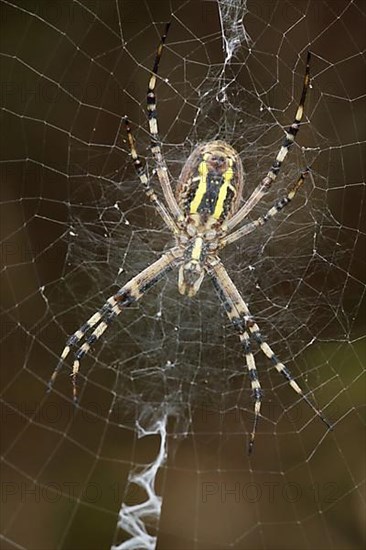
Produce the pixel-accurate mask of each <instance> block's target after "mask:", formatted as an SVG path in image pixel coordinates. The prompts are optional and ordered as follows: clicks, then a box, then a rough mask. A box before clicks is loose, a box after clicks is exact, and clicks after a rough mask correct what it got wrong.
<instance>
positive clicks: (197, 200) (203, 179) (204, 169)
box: [190, 154, 208, 214]
mask: <svg viewBox="0 0 366 550" xmlns="http://www.w3.org/2000/svg"><path fill="white" fill-rule="evenodd" d="M206 158H207V154H206V155H205V156H204V157H203V161H202V162H200V164H199V166H198V174H199V177H200V182H199V184H198V187H197V191H196V193H195V195H194V197H193V199H192V202H191V207H190V213H191V214H196V213H197V210H198V207H199V205H200V204H201V201H202V199H203V196H204V194H205V193H206V190H207V174H208V166H207V162H206Z"/></svg>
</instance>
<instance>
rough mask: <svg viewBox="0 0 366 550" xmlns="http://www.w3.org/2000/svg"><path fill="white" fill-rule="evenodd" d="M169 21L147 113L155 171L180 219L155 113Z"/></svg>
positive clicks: (151, 79)
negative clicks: (158, 81) (161, 60)
mask: <svg viewBox="0 0 366 550" xmlns="http://www.w3.org/2000/svg"><path fill="white" fill-rule="evenodd" d="M169 27H170V23H167V25H166V27H165V31H164V34H163V35H162V37H161V40H160V44H159V46H158V49H157V52H156V56H155V61H154V66H153V70H152V74H151V77H150V80H149V85H148V89H147V114H148V119H149V130H150V136H151V152H152V154H153V157H154V160H155V162H156V173H157V175H158V178H159V181H160V185H161V188H162V190H163V194H164V197H165V200H166V203H167V205H168V208H169V210H170V212H171V214H172V215H173V217H174V219H175V220H180V219H182V212H181V210H180V208H179V206H178V203H177V200H176V198H175V196H174V193H173V190H172V186H171V184H170V180H169V176H168V167H167V165H166V162H165V159H164V157H163V154H162V151H161V143H160V139H159V128H158V114H157V107H156V104H157V101H156V95H155V87H156V81H157V75H158V69H159V63H160V58H161V55H162V53H163V49H164V44H165V40H166V37H167V34H168V31H169Z"/></svg>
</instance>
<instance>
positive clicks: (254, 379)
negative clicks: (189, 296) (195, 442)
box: [211, 273, 262, 454]
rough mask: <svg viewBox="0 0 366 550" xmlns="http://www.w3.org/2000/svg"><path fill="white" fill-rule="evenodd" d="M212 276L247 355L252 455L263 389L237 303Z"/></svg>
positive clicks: (250, 446)
mask: <svg viewBox="0 0 366 550" xmlns="http://www.w3.org/2000/svg"><path fill="white" fill-rule="evenodd" d="M211 275H212V282H213V285H214V287H215V289H216V291H217V293H218V295H219V296H220V299H221V302H222V304H223V307H224V309H225V311H226V313H227V315H228V317H229V319H230V321H231V322H232V323H233V325H234V327H235V328H236V329H237V330H238V332H239V338H240V342H241V345H242V347H243V350H244V354H245V361H246V366H247V369H248V375H249V379H250V384H251V388H252V396H253V397H254V420H253V427H252V431H251V433H250V439H249V443H248V454H251V452H252V450H253V445H254V438H255V433H256V430H257V424H258V419H259V417H260V412H261V404H262V402H261V399H262V389H261V385H260V381H259V377H258V371H257V367H256V364H255V359H254V355H253V353H252V348H251V343H250V336H249V334H248V331H247V330H246V328H245V325H244V323H242V322H240V323H238V322H237V320H238V319H240V312H239V310H238V308H237V306H236V305H235V303H234V302H233V300H232V299H231V297H230V296H229V294H227V293H225V292H224V291H223V288H222V286H221V285H220V281H219V280H218V278H217V277H216V276H213V274H212V273H211Z"/></svg>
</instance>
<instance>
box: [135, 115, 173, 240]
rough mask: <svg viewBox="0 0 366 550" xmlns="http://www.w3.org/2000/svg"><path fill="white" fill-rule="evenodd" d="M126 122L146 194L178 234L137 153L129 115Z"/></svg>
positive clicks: (137, 168) (136, 167) (137, 170)
mask: <svg viewBox="0 0 366 550" xmlns="http://www.w3.org/2000/svg"><path fill="white" fill-rule="evenodd" d="M124 123H125V125H126V132H127V139H128V144H129V146H130V151H131V157H132V160H133V164H134V167H135V170H136V173H137V175H138V177H139V179H140V181H141V183H142V185H143V187H144V190H145V194H146V196H147V198H148V199H149V201H150V202H151V203H152V205H153V206H154V207H155V209H156V210H157V212H159V214H160V216H161V218H162V219H163V220H164V222H165V223H166V225H167V226H168V227H169V229H170V230H171V231H172V233H173V234H177V232H178V228H177V225H176V223H175V222H174V220H173V218H172V217H171V215H170V214H169V212H168V210H167V209H166V208H165V205H164V204H163V203H162V202H161V201H160V200H159V198H158V197H157V195H156V193H155V192H154V190H153V189H152V187H151V185H150V181H149V178H148V177H147V174H146V171H145V169H144V167H143V166H142V162H141V160H140V158H139V156H138V154H137V150H136V147H135V140H134V138H133V135H132V131H131V127H130V123H129V121H128V118H127V117H124Z"/></svg>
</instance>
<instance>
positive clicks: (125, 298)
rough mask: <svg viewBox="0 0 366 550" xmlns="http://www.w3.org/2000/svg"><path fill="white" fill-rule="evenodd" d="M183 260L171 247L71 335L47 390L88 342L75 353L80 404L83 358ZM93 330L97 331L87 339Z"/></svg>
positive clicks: (75, 400)
mask: <svg viewBox="0 0 366 550" xmlns="http://www.w3.org/2000/svg"><path fill="white" fill-rule="evenodd" d="M181 259H182V252H181V250H180V249H179V248H172V249H171V250H169V251H168V252H167V253H166V254H163V256H161V258H159V259H158V260H157V261H156V262H154V263H153V264H151V265H150V266H148V267H147V268H146V269H144V270H143V271H141V273H139V274H138V275H136V276H135V277H133V278H132V279H131V280H130V281H129V282H128V283H126V284H125V285H124V286H123V287H122V288H120V289H119V290H118V292H117V293H116V294H114V295H113V296H111V297H110V298H108V300H107V301H106V302H105V304H104V305H103V306H102V307H101V309H99V311H97V312H96V313H94V314H93V315H92V316H91V317H90V318H89V319H88V321H86V323H84V325H82V326H81V327H80V328H79V329H78V330H77V331H76V332H74V334H72V335H71V336H70V338H69V339H68V340H67V342H66V345H65V347H64V349H63V352H62V353H61V356H60V360H59V362H58V364H57V366H56V368H55V370H54V371H53V374H52V376H51V378H50V381H49V383H48V391H51V389H52V386H53V384H54V382H55V380H56V377H57V374H58V372H59V371H60V369H61V367H62V365H63V363H64V361H65V360H66V358H67V357H68V355H69V353H70V351H71V349H72V348H74V347H76V346H77V345H78V344H79V343H80V342H81V341H82V340H83V339H85V340H84V342H83V343H82V345H81V346H80V347H79V348H78V349H77V350H76V351H75V354H74V362H73V366H72V373H71V376H72V384H73V399H74V402H77V397H78V396H77V375H78V372H79V367H80V361H81V359H82V358H83V357H84V356H85V355H86V354H87V353H88V352H89V350H90V348H91V346H92V345H93V344H95V343H96V342H97V341H98V340H99V338H100V337H101V336H102V334H103V333H104V332H105V331H106V330H107V328H108V326H109V325H110V324H111V323H112V321H113V320H114V319H115V318H116V317H117V315H119V314H120V313H121V311H122V310H124V309H125V308H126V307H128V306H130V305H131V304H133V303H134V302H136V301H137V300H139V299H140V298H141V297H142V296H143V295H144V294H145V292H147V291H148V290H149V289H150V288H151V287H152V286H154V285H155V284H156V283H157V282H158V281H160V279H162V277H163V276H164V275H165V273H167V272H168V271H170V270H171V269H173V267H175V265H176V264H178V263H179V261H180V260H181ZM92 329H94V330H93V331H92V332H91V334H89V335H88V336H87V334H88V333H90V331H91V330H92Z"/></svg>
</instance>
